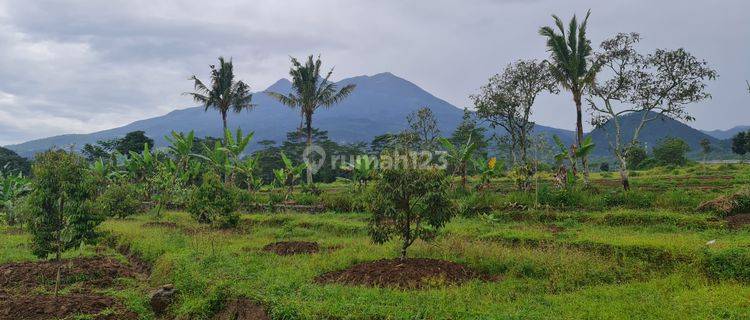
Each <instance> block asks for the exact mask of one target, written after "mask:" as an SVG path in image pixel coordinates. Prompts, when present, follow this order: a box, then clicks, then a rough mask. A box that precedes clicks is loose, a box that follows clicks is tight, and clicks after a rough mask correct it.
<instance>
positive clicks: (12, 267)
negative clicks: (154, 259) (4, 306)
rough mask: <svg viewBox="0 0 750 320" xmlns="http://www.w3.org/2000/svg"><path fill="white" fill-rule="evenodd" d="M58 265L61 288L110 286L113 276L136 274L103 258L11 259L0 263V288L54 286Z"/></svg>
mask: <svg viewBox="0 0 750 320" xmlns="http://www.w3.org/2000/svg"><path fill="white" fill-rule="evenodd" d="M58 267H59V268H60V287H61V288H63V287H66V286H68V285H71V284H74V283H75V284H77V285H80V286H81V287H84V288H105V287H109V286H112V285H113V284H114V281H115V279H117V278H127V277H134V276H135V274H136V272H135V271H134V270H133V269H132V268H131V267H129V266H126V265H124V264H122V263H120V262H119V261H117V260H115V259H112V258H107V257H92V258H76V259H70V260H62V261H40V262H11V263H7V264H3V265H0V289H12V288H19V289H31V288H35V287H39V286H43V287H46V288H51V287H54V284H55V279H56V276H57V269H58Z"/></svg>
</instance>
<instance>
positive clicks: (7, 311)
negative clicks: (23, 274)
mask: <svg viewBox="0 0 750 320" xmlns="http://www.w3.org/2000/svg"><path fill="white" fill-rule="evenodd" d="M105 310H106V311H107V312H104V313H102V311H105ZM76 315H94V316H92V317H91V318H93V319H107V320H109V319H112V320H115V319H138V315H137V314H135V313H133V312H130V311H127V310H125V309H124V307H123V306H122V305H121V304H120V303H119V302H117V301H116V300H115V299H114V298H111V297H107V296H101V295H93V294H69V295H63V296H58V297H54V296H45V295H28V296H4V295H3V294H2V292H0V319H15V320H25V319H34V320H37V319H60V318H65V317H70V316H76ZM87 319H88V318H87Z"/></svg>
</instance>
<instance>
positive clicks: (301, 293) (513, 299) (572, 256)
mask: <svg viewBox="0 0 750 320" xmlns="http://www.w3.org/2000/svg"><path fill="white" fill-rule="evenodd" d="M625 212H627V211H625ZM658 214H663V215H667V216H675V215H677V213H673V212H659V213H658ZM601 215H602V213H593V214H591V217H590V219H589V221H604V220H605V219H603V218H601ZM165 218H166V219H167V220H170V221H175V222H177V223H178V228H162V227H147V228H144V227H141V225H142V224H143V223H146V222H148V221H149V220H150V217H144V216H140V217H136V218H134V219H128V220H109V221H107V222H106V223H105V224H104V225H103V226H102V230H105V231H107V232H109V233H111V234H112V235H113V236H114V237H116V238H117V239H118V240H117V241H119V242H120V243H122V244H128V245H130V247H131V250H133V251H135V252H138V253H139V254H141V255H142V256H143V257H144V258H146V259H147V260H149V261H152V262H153V263H154V269H153V274H152V276H151V278H150V283H149V285H150V286H152V287H155V286H158V285H161V284H164V283H174V284H175V285H176V286H177V288H178V289H180V290H181V292H182V295H181V299H180V302H179V303H178V305H177V307H176V308H175V310H174V313H175V314H176V315H178V316H184V317H195V318H205V317H208V316H209V315H210V314H212V313H213V312H215V311H216V310H218V309H220V308H221V305H222V301H224V300H225V299H226V298H227V297H229V296H247V297H250V298H253V299H257V300H259V301H261V302H262V303H264V304H265V305H266V306H267V307H268V309H269V312H270V313H271V315H272V316H273V317H274V319H320V318H336V319H373V318H375V319H547V318H569V319H574V318H581V317H583V318H607V319H619V318H622V319H628V318H643V319H664V318H666V319H703V318H729V319H731V318H735V319H741V318H744V317H746V316H747V315H748V299H747V298H748V295H749V294H750V288H749V287H748V286H746V285H745V284H743V282H736V281H737V280H736V279H734V278H732V277H731V276H730V277H729V279H727V280H721V279H718V278H716V279H714V278H712V277H711V276H710V275H709V274H707V273H706V272H704V271H703V266H702V265H701V264H699V262H700V261H703V260H701V259H702V257H703V256H702V255H703V254H704V252H705V251H706V250H707V249H706V245H705V243H706V241H707V240H711V239H717V241H716V249H715V250H716V251H721V250H724V249H736V248H742V247H744V246H747V245H750V237H749V236H748V234H747V232H744V231H742V232H729V231H725V230H724V229H723V228H720V227H715V228H714V227H711V228H704V229H696V230H691V229H684V228H680V227H679V226H677V225H676V224H669V223H666V224H660V225H654V226H648V225H638V224H634V225H630V226H618V227H614V226H610V225H608V224H607V223H591V222H578V221H572V220H563V221H558V222H557V224H559V225H560V226H562V227H563V228H564V229H563V231H561V232H559V233H557V234H553V233H552V232H550V231H549V230H548V225H547V224H544V223H539V222H536V221H525V222H499V223H498V222H492V221H489V220H486V219H481V218H459V219H456V220H454V221H453V222H451V223H450V224H449V225H448V227H447V228H446V230H444V232H443V233H442V234H441V236H440V237H439V238H438V240H437V241H435V242H433V243H423V242H417V243H416V244H415V245H414V246H413V247H412V248H410V252H409V253H410V255H411V256H413V257H429V258H437V259H446V260H452V261H456V262H460V263H464V264H466V265H468V266H471V267H473V268H475V269H477V270H480V271H482V272H485V273H488V274H493V275H497V276H500V277H501V278H502V280H500V281H497V282H480V281H472V282H469V283H467V284H464V285H461V286H448V287H434V288H430V289H427V290H421V291H403V290H397V289H379V288H365V287H350V286H342V285H318V284H316V283H315V282H314V281H313V279H314V277H315V276H317V275H319V274H321V273H324V272H327V271H332V270H338V269H342V268H346V267H348V266H351V265H353V264H356V263H359V262H364V261H370V260H376V259H381V258H393V257H395V256H397V252H398V244H397V243H393V242H392V243H387V244H385V245H382V246H381V245H375V244H373V243H371V242H370V241H369V238H368V237H367V234H366V230H367V229H366V216H365V215H363V214H334V213H327V214H320V215H307V214H295V213H282V214H273V215H269V214H247V215H243V217H242V222H241V226H240V227H239V228H238V229H237V230H235V231H222V230H211V229H207V228H203V227H201V226H198V225H196V224H195V223H193V222H192V221H191V220H190V219H189V217H187V215H186V214H184V213H180V212H171V213H168V214H167V215H166V217H165ZM669 221H671V220H669ZM498 239H501V240H509V239H525V240H527V241H498ZM278 240H307V241H318V242H319V243H321V244H322V245H323V246H324V247H328V246H337V247H340V249H337V250H334V251H327V252H323V253H319V254H313V255H299V256H286V257H281V256H276V255H273V254H269V253H265V252H262V251H261V250H260V249H261V248H262V247H263V246H264V245H266V244H268V243H270V242H274V241H278ZM540 241H546V242H548V243H547V245H541V244H540ZM608 247H613V248H628V247H631V248H635V249H634V250H631V251H628V250H621V251H617V252H609V251H607V250H602V249H601V248H608ZM642 248H653V249H654V250H656V252H667V253H669V254H672V255H676V256H680V257H684V259H677V260H676V261H674V262H673V263H672V264H670V267H669V268H664V267H660V265H661V264H662V262H663V261H659V260H656V261H654V260H651V259H649V257H650V256H649V255H642V254H640V253H639V252H640V251H639V250H641V249H642ZM711 250H713V249H711ZM709 251H710V250H709ZM722 252H723V251H722ZM730 259H732V258H731V257H730ZM716 295H721V298H720V299H719V298H717V296H716ZM644 299H647V300H648V301H646V302H644V301H643V300H644ZM133 304H134V305H139V304H138V303H133Z"/></svg>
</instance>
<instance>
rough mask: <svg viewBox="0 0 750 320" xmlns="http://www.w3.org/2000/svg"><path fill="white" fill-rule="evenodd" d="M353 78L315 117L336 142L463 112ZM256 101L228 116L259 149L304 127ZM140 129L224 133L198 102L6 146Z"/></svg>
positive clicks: (28, 147)
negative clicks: (341, 96)
mask: <svg viewBox="0 0 750 320" xmlns="http://www.w3.org/2000/svg"><path fill="white" fill-rule="evenodd" d="M350 83H353V84H356V85H357V88H356V89H355V90H354V93H352V95H351V96H349V97H348V98H347V99H345V100H344V101H343V102H342V103H340V104H338V105H335V106H333V107H332V108H329V109H323V108H321V109H319V111H317V113H316V114H315V117H314V119H313V126H315V127H316V128H320V129H321V130H327V131H328V132H329V136H330V137H331V139H332V140H334V141H337V142H360V141H364V142H370V141H371V140H372V138H373V137H375V136H376V135H380V134H383V133H387V132H391V133H396V132H400V131H401V130H403V129H405V128H406V126H407V122H406V116H407V115H408V114H409V113H411V112H413V111H415V110H417V109H418V108H420V107H424V106H427V107H430V108H431V109H432V111H433V112H434V114H435V116H436V117H437V119H438V125H439V129H440V131H441V133H442V134H443V135H449V134H450V133H452V132H453V130H454V129H455V128H456V126H457V125H458V124H459V123H460V122H461V119H462V116H463V110H462V109H460V108H458V107H456V106H454V105H452V104H450V103H448V102H446V101H444V100H442V99H440V98H437V97H435V96H434V95H432V94H430V93H429V92H427V91H425V90H423V89H422V88H420V87H418V86H417V85H415V84H414V83H411V82H409V81H407V80H405V79H402V78H399V77H397V76H395V75H393V74H391V73H388V72H386V73H379V74H376V75H373V76H358V77H353V78H348V79H344V80H341V81H339V82H338V85H339V86H344V85H346V84H350ZM290 89H291V83H290V82H289V81H288V80H286V79H281V80H279V81H277V82H276V83H274V84H273V85H271V86H270V87H269V88H268V89H266V91H275V92H281V93H286V92H289V90H290ZM253 103H255V104H257V107H256V108H255V109H254V110H252V111H250V112H247V111H245V112H242V113H240V114H234V113H231V114H230V115H229V126H230V127H231V128H236V127H241V128H242V129H243V130H244V131H255V139H254V143H253V145H252V146H251V148H252V149H257V148H258V147H259V146H258V144H257V142H258V141H261V140H265V139H268V140H274V141H276V142H281V141H283V140H284V139H285V138H286V133H287V132H289V131H293V130H295V129H296V128H297V127H298V126H299V123H300V116H299V113H298V112H297V111H294V110H291V109H289V108H288V107H286V106H283V105H281V104H280V103H279V102H277V101H275V100H273V99H271V98H270V97H269V96H268V95H266V94H264V93H262V92H258V93H255V94H254V95H253ZM135 130H143V131H145V132H146V135H148V136H149V137H151V138H152V139H154V140H155V143H156V145H157V146H164V145H165V141H164V136H165V135H167V134H169V132H170V131H171V130H176V131H184V132H187V131H190V130H195V132H196V136H199V137H202V136H220V135H221V118H220V116H219V114H218V113H217V112H215V111H213V110H209V111H208V112H204V110H203V108H202V107H193V108H187V109H181V110H175V111H172V112H170V113H168V114H166V115H163V116H159V117H154V118H150V119H145V120H140V121H136V122H133V123H131V124H128V125H125V126H122V127H119V128H114V129H109V130H104V131H99V132H94V133H90V134H67V135H60V136H55V137H49V138H44V139H38V140H32V141H28V142H24V143H20V144H16V145H10V146H7V148H9V149H11V150H14V151H16V152H17V153H18V154H20V155H22V156H25V157H31V156H33V155H34V154H35V153H37V152H40V151H44V150H47V149H49V148H50V147H53V146H57V147H66V146H70V145H74V147H75V148H77V149H80V148H81V147H82V146H83V145H84V144H86V143H94V142H96V141H97V140H103V139H111V138H116V137H122V136H124V135H125V134H126V133H128V132H130V131H135ZM535 132H536V133H545V134H546V135H547V136H550V137H551V136H552V134H556V135H558V136H560V137H561V138H562V139H563V140H564V141H566V142H570V141H572V139H573V133H572V132H571V131H568V130H563V129H555V128H550V127H545V126H541V125H537V126H536V128H535Z"/></svg>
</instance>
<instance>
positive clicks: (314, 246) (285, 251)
mask: <svg viewBox="0 0 750 320" xmlns="http://www.w3.org/2000/svg"><path fill="white" fill-rule="evenodd" d="M263 251H266V252H273V253H275V254H278V255H281V256H286V255H292V254H300V253H317V252H318V251H320V245H318V243H317V242H307V241H280V242H274V243H271V244H268V245H266V246H265V247H263Z"/></svg>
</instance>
